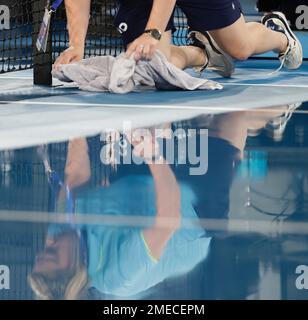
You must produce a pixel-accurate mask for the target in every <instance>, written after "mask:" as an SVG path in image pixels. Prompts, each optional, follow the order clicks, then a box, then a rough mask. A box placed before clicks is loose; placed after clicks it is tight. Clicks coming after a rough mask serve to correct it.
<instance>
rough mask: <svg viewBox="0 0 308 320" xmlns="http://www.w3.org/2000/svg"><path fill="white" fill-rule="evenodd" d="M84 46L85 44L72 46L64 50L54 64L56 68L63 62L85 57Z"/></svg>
mask: <svg viewBox="0 0 308 320" xmlns="http://www.w3.org/2000/svg"><path fill="white" fill-rule="evenodd" d="M83 55H84V47H83V46H79V47H77V46H70V47H69V48H67V49H66V50H65V51H63V52H62V53H61V54H60V56H59V57H58V59H57V60H56V62H55V64H54V68H57V67H58V66H59V65H61V64H69V63H73V62H77V61H80V60H82V59H83Z"/></svg>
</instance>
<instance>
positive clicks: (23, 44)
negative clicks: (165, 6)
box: [0, 0, 187, 83]
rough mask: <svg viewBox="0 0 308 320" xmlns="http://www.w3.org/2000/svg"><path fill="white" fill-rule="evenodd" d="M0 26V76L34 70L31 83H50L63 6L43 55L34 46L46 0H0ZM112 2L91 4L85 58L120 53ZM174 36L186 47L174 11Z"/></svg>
mask: <svg viewBox="0 0 308 320" xmlns="http://www.w3.org/2000/svg"><path fill="white" fill-rule="evenodd" d="M1 3H3V5H1V10H0V14H1V22H0V29H1V33H0V73H4V72H9V71H16V70H24V69H30V68H32V67H33V66H36V67H37V68H35V72H34V78H35V79H34V81H35V83H44V82H45V83H47V82H49V81H50V76H49V70H50V68H51V65H52V62H53V61H54V60H55V58H56V57H57V56H58V55H59V53H60V52H61V51H63V50H64V49H65V48H67V46H68V34H67V30H66V15H65V8H64V5H63V6H62V7H61V8H60V9H59V10H58V11H57V13H56V14H55V15H54V17H53V21H52V24H51V39H49V42H48V45H47V52H46V53H45V54H38V53H37V52H36V50H35V43H36V39H37V35H38V31H39V27H40V23H41V21H42V18H43V15H44V8H45V6H46V3H47V0H21V1H20V0H19V1H17V0H3V1H2V2H1ZM115 14H116V1H115V0H92V1H91V18H90V25H89V29H88V36H87V41H86V50H85V56H86V57H89V56H96V55H113V56H115V55H117V54H118V53H119V52H121V51H123V44H122V41H121V38H120V34H119V32H118V31H117V30H116V28H115V27H114V25H113V20H114V16H115ZM175 24H176V26H177V31H176V32H175V33H174V42H175V43H176V44H185V43H186V33H187V28H186V18H185V16H184V14H183V13H182V12H181V11H180V10H178V9H177V10H176V13H175Z"/></svg>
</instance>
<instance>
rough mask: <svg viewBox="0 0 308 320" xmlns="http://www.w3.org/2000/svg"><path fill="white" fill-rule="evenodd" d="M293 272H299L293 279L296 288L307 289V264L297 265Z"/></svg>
mask: <svg viewBox="0 0 308 320" xmlns="http://www.w3.org/2000/svg"><path fill="white" fill-rule="evenodd" d="M295 273H296V274H299V276H298V277H297V278H296V281H295V286H296V288H297V289H298V290H308V266H304V265H300V266H298V267H297V268H296V271H295Z"/></svg>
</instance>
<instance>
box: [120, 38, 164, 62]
mask: <svg viewBox="0 0 308 320" xmlns="http://www.w3.org/2000/svg"><path fill="white" fill-rule="evenodd" d="M158 44H159V40H156V39H154V38H153V37H151V36H150V35H149V34H147V33H144V34H143V35H141V36H140V37H139V38H137V39H136V40H135V41H133V42H132V43H130V44H129V46H128V49H127V51H126V56H127V57H128V58H130V57H131V56H132V55H134V58H135V60H136V61H139V60H141V59H145V60H151V59H152V58H153V56H154V53H155V51H156V49H157V47H158Z"/></svg>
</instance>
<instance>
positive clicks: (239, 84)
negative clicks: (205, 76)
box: [219, 81, 308, 88]
mask: <svg viewBox="0 0 308 320" xmlns="http://www.w3.org/2000/svg"><path fill="white" fill-rule="evenodd" d="M219 83H220V84H221V85H223V86H252V87H273V88H308V84H307V85H304V84H302V85H295V84H291V85H290V84H279V83H277V84H266V83H237V82H221V81H219Z"/></svg>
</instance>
